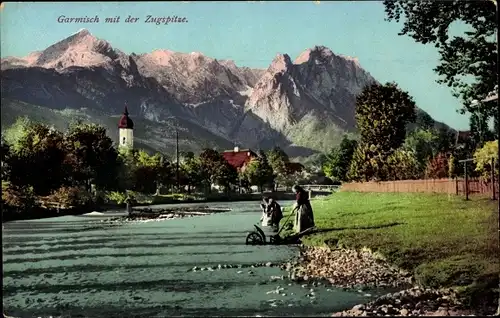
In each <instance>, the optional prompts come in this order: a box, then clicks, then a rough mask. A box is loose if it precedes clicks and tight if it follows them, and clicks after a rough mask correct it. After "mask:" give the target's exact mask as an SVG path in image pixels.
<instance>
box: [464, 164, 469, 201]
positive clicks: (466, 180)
mask: <svg viewBox="0 0 500 318" xmlns="http://www.w3.org/2000/svg"><path fill="white" fill-rule="evenodd" d="M464 173H465V200H469V176H468V175H467V162H465V163H464Z"/></svg>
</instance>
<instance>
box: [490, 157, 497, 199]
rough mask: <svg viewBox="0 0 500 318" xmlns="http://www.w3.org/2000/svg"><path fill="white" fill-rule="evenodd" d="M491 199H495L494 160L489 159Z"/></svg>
mask: <svg viewBox="0 0 500 318" xmlns="http://www.w3.org/2000/svg"><path fill="white" fill-rule="evenodd" d="M491 198H492V199H493V200H495V199H496V193H495V158H491Z"/></svg>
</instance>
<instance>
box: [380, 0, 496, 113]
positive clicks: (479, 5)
mask: <svg viewBox="0 0 500 318" xmlns="http://www.w3.org/2000/svg"><path fill="white" fill-rule="evenodd" d="M384 5H385V12H386V14H387V19H386V20H388V21H396V22H400V21H401V20H402V19H403V17H404V19H405V20H404V23H403V28H402V30H401V32H400V33H399V35H408V36H410V37H411V38H413V39H414V40H415V41H416V42H417V43H422V44H433V45H434V46H435V47H436V48H437V49H438V52H439V54H440V56H441V59H440V64H439V65H438V66H437V67H436V68H435V69H434V71H435V72H436V73H437V74H438V76H440V78H439V79H438V81H437V82H438V83H440V84H446V85H447V86H449V87H451V88H452V90H453V93H454V95H455V96H456V97H461V99H462V100H463V102H464V108H463V109H462V110H461V112H462V113H465V112H471V113H473V112H476V111H477V110H478V109H477V107H476V106H474V105H473V103H472V101H473V100H476V99H483V98H485V97H486V96H487V95H488V93H490V92H492V91H493V90H494V89H495V85H496V84H497V82H498V77H497V76H498V75H497V69H498V68H497V54H498V52H497V50H496V37H495V36H494V35H495V32H496V29H497V21H496V8H495V6H496V2H493V1H461V0H454V1H447V2H443V1H430V0H426V1H420V0H419V1H403V0H398V1H395V0H385V1H384ZM456 22H462V23H463V24H465V25H466V26H467V29H468V30H467V31H465V32H463V33H462V34H461V35H456V36H451V35H450V33H451V32H452V30H450V29H451V26H452V24H453V23H456ZM480 111H481V113H482V114H484V115H486V116H487V117H491V116H494V117H497V116H496V105H494V103H492V104H490V105H488V106H487V107H482V109H480Z"/></svg>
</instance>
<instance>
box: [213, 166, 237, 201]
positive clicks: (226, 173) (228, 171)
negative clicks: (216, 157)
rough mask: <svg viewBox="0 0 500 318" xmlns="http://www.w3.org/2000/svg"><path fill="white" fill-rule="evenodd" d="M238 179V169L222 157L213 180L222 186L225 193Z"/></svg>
mask: <svg viewBox="0 0 500 318" xmlns="http://www.w3.org/2000/svg"><path fill="white" fill-rule="evenodd" d="M237 180H238V171H237V170H236V168H234V167H233V166H231V165H230V164H229V162H227V161H226V160H224V159H222V162H221V163H220V165H219V166H218V168H217V170H216V171H215V175H214V182H215V184H217V185H218V186H220V187H223V188H224V191H225V192H226V193H229V191H230V190H231V185H233V184H236V182H237Z"/></svg>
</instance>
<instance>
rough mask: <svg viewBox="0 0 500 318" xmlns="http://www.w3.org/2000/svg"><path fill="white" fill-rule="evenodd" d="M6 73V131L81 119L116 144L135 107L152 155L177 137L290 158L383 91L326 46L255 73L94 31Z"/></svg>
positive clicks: (348, 125) (185, 143)
mask: <svg viewBox="0 0 500 318" xmlns="http://www.w3.org/2000/svg"><path fill="white" fill-rule="evenodd" d="M1 70H2V74H1V77H2V81H1V93H2V105H1V107H2V127H7V126H8V125H10V124H12V122H13V121H14V120H15V119H16V117H18V116H23V115H26V116H28V117H31V118H33V119H35V120H39V121H43V122H46V123H49V124H52V125H54V126H56V127H57V128H59V129H65V128H66V127H67V125H68V122H69V121H70V120H73V119H80V120H83V121H90V122H96V123H100V124H102V125H105V126H106V127H107V128H108V133H109V135H110V137H112V138H113V140H115V141H117V139H118V128H117V124H118V119H119V117H120V116H121V113H122V112H123V110H124V106H125V105H127V107H128V111H129V113H130V116H131V118H132V119H133V120H134V122H135V128H134V143H135V144H136V145H138V146H139V147H142V148H145V149H147V150H151V151H154V150H159V151H163V152H170V151H172V149H173V147H174V146H175V140H174V138H175V131H176V130H178V131H179V137H180V147H181V150H182V151H194V152H197V151H199V150H200V149H202V148H205V147H209V148H218V149H221V150H222V149H230V148H232V147H234V146H240V147H244V148H252V149H255V150H257V149H269V148H271V147H273V146H280V147H282V148H283V149H284V150H285V151H286V152H287V153H288V154H289V155H290V156H291V157H307V156H310V155H312V154H314V153H318V152H324V151H327V150H329V149H330V148H331V147H332V146H335V145H337V144H338V143H339V142H340V140H341V137H342V135H343V134H345V133H352V134H355V133H356V128H355V119H354V112H355V101H356V96H357V95H358V94H359V93H360V92H361V90H362V89H363V88H364V87H365V86H366V85H369V84H371V83H374V82H377V81H376V79H374V78H373V77H372V76H371V75H370V74H369V73H368V72H366V71H365V70H364V69H363V68H362V67H361V66H360V64H359V62H358V61H357V59H355V58H352V57H348V56H342V55H337V54H335V53H333V52H332V51H331V50H330V49H328V48H327V47H324V46H315V47H313V48H310V49H307V50H305V51H304V52H302V53H301V54H300V55H299V56H298V57H297V58H296V59H295V60H293V61H292V59H291V58H290V56H289V55H287V54H281V53H280V54H277V55H276V56H275V58H274V59H273V60H272V61H271V62H270V65H269V67H268V68H267V69H254V68H248V67H241V66H237V65H236V64H235V63H234V62H233V61H232V60H217V59H215V58H211V57H208V56H205V55H203V54H202V53H199V52H192V53H179V52H173V51H170V50H155V51H153V52H151V53H145V54H135V53H132V54H130V55H128V54H125V53H124V52H122V51H120V50H119V49H117V48H114V47H112V45H111V44H110V43H109V42H107V41H105V40H102V39H98V38H96V37H95V36H93V35H92V34H91V33H90V32H89V31H88V30H86V29H82V30H80V31H78V32H77V33H75V34H72V35H71V36H69V37H67V38H65V39H63V40H61V41H59V42H57V43H55V44H53V45H51V46H49V47H48V48H46V49H45V50H43V51H37V52H32V53H31V54H29V55H28V56H26V57H22V58H21V57H6V58H3V59H2V60H1ZM419 114H421V115H425V116H427V117H428V115H427V114H425V113H424V112H423V111H421V110H419ZM436 125H442V124H441V123H436Z"/></svg>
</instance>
